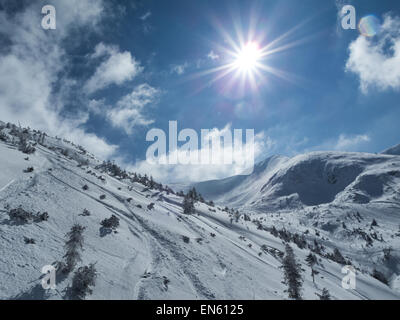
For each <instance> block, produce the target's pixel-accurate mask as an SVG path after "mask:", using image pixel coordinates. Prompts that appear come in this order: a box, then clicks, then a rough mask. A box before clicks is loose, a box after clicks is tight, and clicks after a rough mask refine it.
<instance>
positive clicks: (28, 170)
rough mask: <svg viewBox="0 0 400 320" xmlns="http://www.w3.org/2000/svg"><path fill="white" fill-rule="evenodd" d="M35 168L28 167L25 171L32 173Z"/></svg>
mask: <svg viewBox="0 0 400 320" xmlns="http://www.w3.org/2000/svg"><path fill="white" fill-rule="evenodd" d="M34 170H35V169H34V168H33V167H28V168H26V169H25V170H24V172H25V173H31V172H33V171H34Z"/></svg>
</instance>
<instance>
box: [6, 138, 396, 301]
mask: <svg viewBox="0 0 400 320" xmlns="http://www.w3.org/2000/svg"><path fill="white" fill-rule="evenodd" d="M65 149H68V154H67V155H66V153H65V152H61V150H65ZM27 156H29V160H24V159H25V158H26V157H27ZM84 159H87V160H88V163H84V164H83V160H84ZM399 161H400V160H398V159H396V158H395V157H391V156H384V155H379V156H374V155H367V154H344V153H340V154H335V153H327V154H323V153H320V154H318V153H316V154H312V155H307V156H304V157H297V158H294V159H289V158H285V157H272V158H270V159H268V160H267V161H265V162H263V163H261V164H259V166H256V168H255V171H254V173H253V175H251V176H248V177H246V176H242V177H238V178H229V179H226V180H224V181H222V182H221V181H216V182H212V183H211V184H212V185H213V188H214V189H211V190H213V192H215V193H217V194H218V195H219V198H220V199H224V200H229V199H233V200H232V201H231V203H229V201H227V202H225V203H224V204H228V205H229V206H230V207H232V206H234V207H235V205H234V204H236V203H237V204H240V205H238V207H240V209H241V212H246V213H247V214H249V215H250V216H251V220H259V221H262V223H263V225H264V226H272V225H274V226H276V227H277V228H282V227H285V228H287V229H288V230H293V231H295V232H298V233H303V232H305V231H306V230H310V231H311V232H310V233H304V234H305V235H306V239H307V241H308V242H310V243H312V241H313V239H318V241H320V243H323V244H324V245H325V246H326V248H327V251H329V252H330V250H332V249H333V248H334V247H338V248H339V249H340V250H341V252H342V253H343V255H344V256H346V257H348V258H351V259H352V261H353V262H354V264H355V266H356V267H357V268H359V271H358V272H357V286H356V288H355V289H353V290H346V289H343V288H342V286H341V281H342V278H343V276H344V274H342V272H341V270H342V265H340V264H338V263H336V262H333V261H331V260H329V259H327V258H326V257H322V256H321V257H319V258H320V265H319V266H318V267H317V270H318V271H319V274H318V275H317V276H316V284H314V283H313V282H312V278H311V274H310V268H309V267H308V266H307V265H306V264H305V257H306V256H307V254H308V253H309V252H310V251H309V250H308V249H300V248H298V247H297V246H296V245H295V244H294V243H291V246H292V248H293V249H294V252H295V255H296V259H297V260H298V261H299V262H300V263H301V264H302V268H303V269H304V271H303V273H302V274H303V278H304V284H303V296H304V298H305V299H318V297H317V295H316V293H321V291H322V289H323V288H324V287H325V288H327V289H328V290H329V292H330V294H331V295H332V297H333V298H334V299H398V298H399V293H398V288H399V282H400V280H399V277H398V276H397V275H398V274H399V272H400V270H398V263H397V261H398V260H393V259H392V260H390V263H391V264H392V265H389V264H388V265H386V264H385V271H386V272H387V273H388V274H389V273H390V275H391V287H389V286H386V285H384V284H383V283H381V282H379V281H378V280H376V279H374V278H372V277H371V276H370V275H369V273H370V268H371V267H372V266H373V263H375V264H379V263H381V259H382V254H381V253H382V249H383V248H384V247H386V246H388V245H391V246H392V247H393V256H394V257H396V255H397V254H398V248H399V240H398V239H399V237H396V236H394V234H395V233H396V232H397V231H398V230H397V228H398V225H399V223H400V217H399V215H398V209H399V203H398V201H399V198H398V189H396V186H398V185H399V184H398V183H399V181H398V179H399V177H398V176H397V175H396V174H394V175H393V174H390V172H391V171H394V170H397V169H398V166H399ZM392 163H394V165H392ZM97 164H99V161H98V160H97V159H96V158H95V157H94V156H93V155H90V154H85V153H84V152H82V150H80V149H79V148H78V147H77V146H75V145H72V144H71V143H69V142H66V141H62V140H60V139H56V138H51V137H46V142H45V143H44V144H43V145H40V144H38V145H37V146H36V152H35V153H34V154H31V155H25V154H23V153H22V152H20V151H18V150H17V149H16V147H15V146H14V145H12V144H11V143H9V142H7V143H6V142H0V166H1V170H0V248H1V254H0V299H19V298H23V299H64V298H65V290H66V288H67V287H69V286H70V285H71V280H72V275H73V274H70V275H68V276H66V277H64V278H57V289H56V290H47V291H45V290H43V289H42V287H41V277H42V273H41V269H42V267H43V266H45V265H49V264H54V263H55V262H57V261H62V260H63V255H64V254H65V251H64V244H65V234H66V233H67V232H68V231H69V230H70V228H71V226H72V225H73V224H74V223H79V224H81V225H83V226H85V227H86V229H85V230H84V233H83V235H84V240H85V241H84V246H83V249H84V250H83V252H82V262H81V263H80V264H79V266H82V265H88V264H89V263H96V265H95V266H96V269H97V272H98V277H97V279H96V285H95V287H94V288H93V293H92V294H91V295H89V296H87V299H161V300H168V299H287V293H286V292H285V289H286V288H285V285H284V284H283V283H282V280H283V270H282V268H281V265H282V263H281V259H280V258H279V256H276V255H274V254H272V253H270V252H266V251H263V249H262V246H263V245H265V246H267V247H268V248H270V249H271V250H272V249H273V250H277V251H284V247H285V243H284V242H283V241H282V240H281V239H280V238H278V237H275V236H273V235H272V234H271V233H270V232H268V231H265V230H262V229H259V228H257V224H256V223H254V222H253V221H245V219H244V218H243V216H242V217H241V218H240V219H239V220H238V222H234V221H232V216H231V215H230V214H229V213H227V212H225V211H224V210H222V209H221V208H220V207H219V206H218V205H217V206H215V207H210V206H208V205H206V204H205V203H198V202H197V203H196V204H195V207H196V214H193V215H183V213H182V211H183V210H182V206H181V203H182V201H183V199H182V197H180V196H177V195H174V194H167V193H166V192H165V191H159V190H149V189H148V188H146V187H145V186H144V185H142V184H140V183H137V182H134V183H133V182H131V181H129V180H128V179H125V180H121V179H117V178H115V177H111V176H109V175H108V174H106V173H104V172H101V171H99V170H98V169H96V168H95V166H96V165H97ZM348 165H350V167H348ZM28 166H32V167H34V171H33V172H31V173H24V172H23V170H24V169H26V167H28ZM347 167H348V168H347ZM303 170H311V171H312V170H315V172H313V173H311V172H307V171H306V172H303ZM88 172H91V173H88ZM326 172H334V173H335V175H336V177H337V179H338V184H337V185H335V186H332V187H331V186H330V185H327V184H326V183H325V182H323V181H325V180H324V179H326V175H325V173H326ZM308 174H309V175H308ZM100 176H102V177H104V179H103V180H101V179H99V177H100ZM308 178H309V180H310V181H308ZM296 179H299V181H297V180H296ZM302 183H303V184H305V186H306V188H315V187H319V183H321V184H322V183H323V186H321V189H320V190H321V191H323V192H324V193H325V192H326V193H327V194H324V195H323V196H320V197H317V200H315V201H316V202H318V206H317V205H312V206H310V205H307V204H306V203H303V202H308V203H310V201H311V202H315V201H314V200H313V193H312V191H311V190H308V193H307V190H304V192H303V193H300V194H299V196H298V197H293V199H294V200H293V201H294V202H296V203H295V205H287V206H283V207H282V208H278V209H277V208H276V204H274V205H273V206H270V205H269V204H267V203H266V202H265V200H266V199H267V200H268V201H272V202H274V201H275V203H279V201H280V200H281V199H282V198H283V197H287V196H290V195H291V194H292V193H293V192H294V191H295V190H296V188H297V187H298V186H301V185H302ZM371 184H372V185H373V186H372V187H371ZM84 185H87V186H88V187H89V189H88V190H83V188H82V187H83V186H84ZM214 186H215V187H214ZM224 188H227V189H229V192H228V193H229V195H226V194H225V193H224V190H227V189H224ZM324 188H325V189H324ZM358 193H359V194H362V196H363V197H366V198H368V200H369V202H368V203H365V202H361V203H360V201H354V199H353V200H350V199H351V197H350V196H351V195H354V194H358ZM100 195H105V196H106V197H105V198H104V199H100ZM273 197H275V198H276V199H274V198H273ZM129 198H131V200H130V201H128V199H129ZM206 199H207V197H206ZM150 203H154V209H151V210H150V209H148V207H147V206H148V205H149V204H150ZM138 205H140V206H141V208H139V207H138ZM274 206H275V209H274V210H272V209H269V210H264V209H261V208H274ZM334 206H337V207H334ZM18 207H22V208H23V209H25V210H27V211H31V212H34V213H36V212H45V211H46V212H48V214H49V219H48V221H43V222H40V223H36V222H35V223H31V224H19V225H16V224H13V223H12V222H11V221H10V220H9V217H8V212H9V210H10V209H13V208H18ZM245 208H246V209H245ZM84 209H87V210H89V211H90V213H91V214H90V216H82V215H81V214H82V212H83V210H84ZM242 210H243V211H242ZM357 211H358V212H359V213H360V214H361V215H362V218H363V220H362V221H361V222H360V223H359V222H358V220H357V219H356V218H355V216H353V215H351V216H350V217H348V216H347V215H348V214H350V213H351V214H355V212H357ZM112 214H113V215H115V216H117V217H118V218H119V219H120V226H119V227H118V228H117V232H116V233H110V234H106V235H104V234H102V233H101V231H100V227H101V226H100V222H101V221H102V220H103V219H105V218H109V217H110V216H111V215H112ZM373 217H374V218H377V221H378V226H376V227H374V230H375V231H376V232H377V234H379V235H380V234H383V235H384V238H385V241H386V242H385V243H380V242H379V243H375V242H374V245H373V247H372V248H366V247H365V241H364V242H363V241H362V240H359V239H358V240H357V241H356V240H355V237H356V236H355V235H352V234H347V233H344V232H343V230H339V229H340V228H332V227H329V226H330V224H339V223H338V222H336V219H339V220H340V221H345V222H346V224H348V225H349V226H348V228H349V229H350V226H353V225H354V226H359V227H361V226H363V227H364V229H365V230H366V227H365V224H367V223H370V222H371V221H372V218H373ZM315 223H317V224H318V226H317V227H313V225H315ZM323 226H325V227H323ZM326 226H328V227H326ZM316 230H318V231H319V232H320V236H316V235H315V231H316ZM389 235H393V237H394V238H390V236H389ZM184 236H185V237H188V238H189V241H188V242H187V241H184V238H183V237H184ZM357 236H358V235H357ZM24 237H28V238H33V239H35V241H36V243H35V244H25V242H24ZM382 264H383V263H382ZM396 290H397V291H396Z"/></svg>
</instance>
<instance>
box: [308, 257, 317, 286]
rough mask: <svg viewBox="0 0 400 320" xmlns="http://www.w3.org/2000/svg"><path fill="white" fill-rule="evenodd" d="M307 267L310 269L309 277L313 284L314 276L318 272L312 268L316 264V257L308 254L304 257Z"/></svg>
mask: <svg viewBox="0 0 400 320" xmlns="http://www.w3.org/2000/svg"><path fill="white" fill-rule="evenodd" d="M306 262H307V265H308V266H309V267H310V268H311V276H312V280H313V282H314V283H315V275H317V274H318V271H317V270H315V269H314V266H315V265H316V264H318V259H317V257H316V256H315V255H314V254H312V253H311V252H310V254H309V255H308V256H307V257H306Z"/></svg>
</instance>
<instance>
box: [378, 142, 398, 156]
mask: <svg viewBox="0 0 400 320" xmlns="http://www.w3.org/2000/svg"><path fill="white" fill-rule="evenodd" d="M382 154H390V155H393V156H400V144H398V145H395V146H394V147H391V148H389V149H386V150H384V151H382Z"/></svg>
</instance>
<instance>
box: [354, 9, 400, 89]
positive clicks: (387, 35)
mask: <svg viewBox="0 0 400 320" xmlns="http://www.w3.org/2000/svg"><path fill="white" fill-rule="evenodd" d="M349 52H350V54H349V58H348V60H347V62H346V71H348V72H352V73H354V74H356V75H357V76H358V77H359V79H360V88H361V90H362V92H363V93H367V92H368V90H369V89H370V88H376V89H377V90H381V91H384V90H388V89H393V90H400V18H399V17H392V16H390V15H386V16H385V18H384V22H383V24H382V26H381V31H380V33H379V34H378V35H377V36H376V37H375V38H367V37H365V36H361V35H360V36H359V37H358V38H357V39H356V40H355V41H353V42H352V43H351V44H350V46H349Z"/></svg>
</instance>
